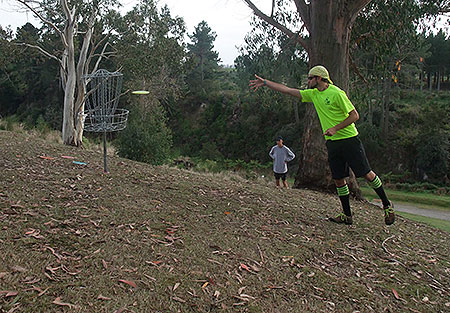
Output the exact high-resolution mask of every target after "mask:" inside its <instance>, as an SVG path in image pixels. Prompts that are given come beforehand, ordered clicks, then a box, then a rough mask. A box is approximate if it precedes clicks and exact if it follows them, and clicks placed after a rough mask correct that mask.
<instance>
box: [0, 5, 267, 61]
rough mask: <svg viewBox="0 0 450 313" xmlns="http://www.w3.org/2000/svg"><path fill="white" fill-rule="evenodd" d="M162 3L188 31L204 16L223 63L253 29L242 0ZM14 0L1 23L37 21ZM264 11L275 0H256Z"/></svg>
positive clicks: (1, 8) (2, 11) (1, 13)
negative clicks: (214, 38)
mask: <svg viewBox="0 0 450 313" xmlns="http://www.w3.org/2000/svg"><path fill="white" fill-rule="evenodd" d="M120 2H121V3H122V4H123V6H124V7H123V8H122V11H123V12H127V11H130V10H131V9H132V8H133V6H135V5H136V4H137V3H138V2H139V1H138V0H120ZM157 2H158V3H159V6H160V7H161V6H163V5H164V4H167V6H168V7H169V9H170V12H171V13H172V15H177V16H180V17H183V19H184V21H185V23H186V26H187V30H188V33H189V34H192V33H193V32H194V27H195V26H197V25H198V23H200V22H201V21H202V20H205V21H206V22H207V23H208V25H209V27H211V29H212V30H213V31H214V32H216V34H217V38H216V41H215V43H214V46H215V50H216V51H218V52H219V57H220V59H221V60H222V62H223V63H224V64H228V65H232V64H234V59H235V58H236V57H237V55H238V50H237V48H236V46H241V45H242V44H243V42H244V36H245V34H246V33H247V32H249V31H250V29H251V28H250V24H249V22H250V18H251V16H252V12H251V10H250V9H249V8H248V7H247V6H246V5H245V4H244V1H243V0H159V1H157ZM14 3H15V1H14V0H0V25H2V26H4V27H5V26H8V25H9V26H11V27H12V29H13V30H15V29H16V28H17V27H19V26H22V25H23V24H25V23H26V22H30V23H33V24H37V22H36V20H35V19H33V16H32V14H31V13H20V12H17V11H18V10H17V8H18V7H17V5H14V6H13V4H14ZM254 3H255V4H257V5H258V6H259V7H260V8H261V9H262V10H263V11H266V12H267V11H269V10H270V6H271V3H272V1H270V0H254Z"/></svg>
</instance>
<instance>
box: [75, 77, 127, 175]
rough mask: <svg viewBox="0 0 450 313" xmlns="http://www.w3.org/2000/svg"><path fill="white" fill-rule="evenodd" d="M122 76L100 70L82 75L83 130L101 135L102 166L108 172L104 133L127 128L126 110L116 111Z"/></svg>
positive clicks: (81, 114)
mask: <svg viewBox="0 0 450 313" xmlns="http://www.w3.org/2000/svg"><path fill="white" fill-rule="evenodd" d="M122 78H123V75H122V74H121V73H119V72H113V73H111V72H108V71H107V70H103V69H100V70H98V71H96V72H94V73H92V74H89V75H84V76H83V79H84V81H85V84H86V94H85V109H84V111H82V112H80V113H79V115H80V117H81V118H82V119H83V120H84V130H85V131H87V132H94V133H103V164H104V171H105V173H107V172H108V164H107V160H106V133H107V132H114V131H119V130H122V129H124V128H125V127H126V126H127V119H128V112H129V111H128V110H125V109H118V108H117V106H118V104H119V98H120V91H121V89H122Z"/></svg>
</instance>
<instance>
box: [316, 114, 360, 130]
mask: <svg viewBox="0 0 450 313" xmlns="http://www.w3.org/2000/svg"><path fill="white" fill-rule="evenodd" d="M357 120H359V114H358V111H356V109H354V110H352V111H350V112H349V113H348V116H347V118H346V119H345V120H343V121H342V122H340V123H339V124H337V125H336V126H334V127H331V128H328V129H327V130H326V131H325V132H324V133H323V134H324V136H333V135H334V134H336V133H337V132H338V131H339V130H341V129H343V128H345V127H347V126H348V125H350V124H351V123H354V122H356V121H357Z"/></svg>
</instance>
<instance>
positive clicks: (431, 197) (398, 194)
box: [361, 186, 450, 211]
mask: <svg viewBox="0 0 450 313" xmlns="http://www.w3.org/2000/svg"><path fill="white" fill-rule="evenodd" d="M361 191H362V193H363V196H364V197H366V198H367V199H368V200H369V201H371V200H373V199H374V198H378V196H377V194H376V193H375V191H374V190H373V189H372V188H369V187H365V186H362V187H361ZM386 193H387V194H388V197H389V199H391V200H392V201H394V202H395V201H397V202H402V203H405V204H410V205H413V206H416V207H420V208H424V209H436V210H447V211H448V210H450V196H445V195H435V194H430V193H425V192H424V193H421V192H407V191H400V190H392V189H386Z"/></svg>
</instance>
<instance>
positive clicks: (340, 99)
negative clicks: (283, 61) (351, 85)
mask: <svg viewBox="0 0 450 313" xmlns="http://www.w3.org/2000/svg"><path fill="white" fill-rule="evenodd" d="M300 94H301V95H302V102H312V103H314V107H315V108H316V112H317V115H318V116H319V120H320V125H321V126H322V131H323V132H325V131H326V130H327V129H329V128H331V127H334V126H336V125H337V124H339V123H341V122H342V121H343V120H345V119H346V118H347V117H348V115H349V114H348V113H349V112H351V111H353V110H354V109H355V107H354V106H353V104H352V103H351V102H350V100H349V99H348V97H347V95H346V93H345V91H343V90H341V89H339V88H338V87H336V86H335V85H332V84H330V85H329V86H328V88H327V89H325V90H324V91H319V90H318V89H317V88H314V89H305V90H300ZM356 135H358V130H357V129H356V126H355V123H351V124H350V125H348V126H347V127H345V128H343V129H341V130H339V131H337V132H336V134H334V135H333V136H325V139H326V140H339V139H346V138H350V137H354V136H356Z"/></svg>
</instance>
